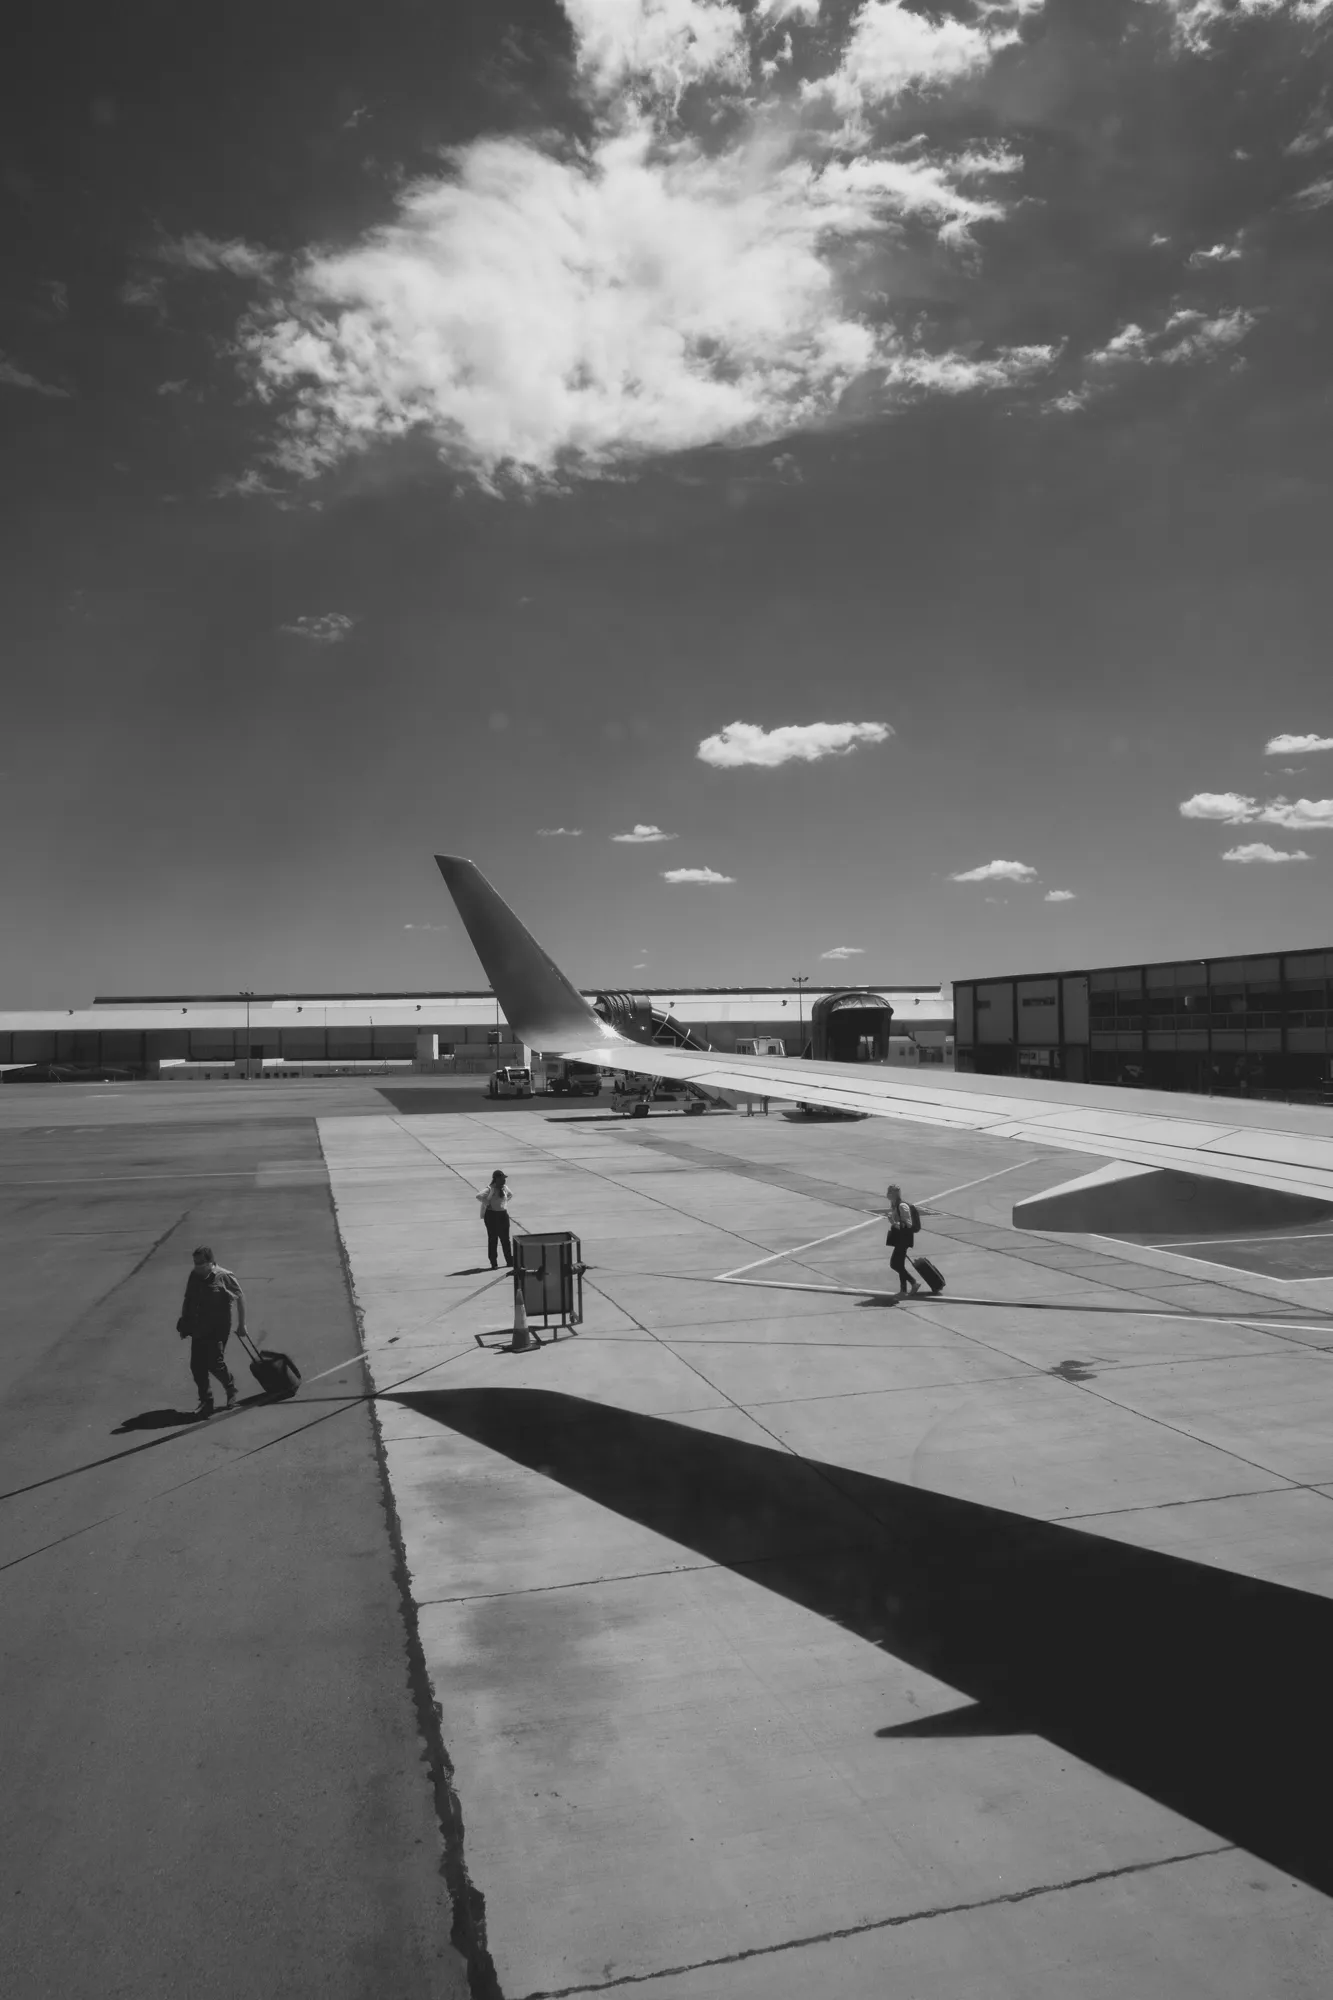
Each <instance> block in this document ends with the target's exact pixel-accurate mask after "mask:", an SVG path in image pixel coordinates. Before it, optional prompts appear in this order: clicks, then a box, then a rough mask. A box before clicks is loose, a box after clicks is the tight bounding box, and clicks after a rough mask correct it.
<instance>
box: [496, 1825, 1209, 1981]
mask: <svg viewBox="0 0 1333 2000" xmlns="http://www.w3.org/2000/svg"><path fill="white" fill-rule="evenodd" d="M1234 1851H1235V1843H1234V1842H1233V1841H1227V1842H1224V1843H1223V1844H1221V1845H1219V1846H1216V1847H1197V1848H1193V1849H1191V1851H1190V1852H1189V1853H1188V1854H1162V1855H1158V1856H1157V1857H1156V1858H1155V1859H1153V1860H1151V1861H1128V1862H1125V1863H1124V1864H1123V1865H1122V1866H1121V1867H1119V1868H1102V1869H1098V1870H1097V1871H1096V1872H1095V1873H1094V1874H1091V1875H1071V1876H1068V1877H1066V1878H1065V1879H1064V1880H1063V1881H1060V1882H1037V1883H1034V1884H1033V1885H1032V1887H1031V1888H1028V1889H1014V1890H1010V1891H1009V1892H1007V1893H1006V1894H1004V1895H999V1896H978V1897H976V1898H974V1899H973V1900H971V1901H968V1902H961V1903H940V1904H936V1905H934V1906H932V1907H930V1908H928V1909H921V1910H904V1911H902V1912H901V1913H900V1914H899V1915H896V1916H892V1917H871V1918H868V1919H867V1921H866V1922H865V1923H860V1924H846V1925H844V1926H842V1927H840V1928H839V1929H837V1930H828V1931H816V1932H812V1933H811V1934H810V1935H809V1936H806V1937H794V1938H784V1939H783V1940H782V1941H781V1942H780V1943H778V1944H760V1945H751V1946H750V1947H749V1948H748V1949H747V1950H743V1951H734V1952H723V1953H720V1954H719V1955H718V1956H717V1957H716V1958H700V1959H693V1960H691V1961H689V1962H687V1963H685V1964H682V1965H667V1966H662V1967H661V1968H660V1969H658V1970H655V1971H652V1972H627V1973H624V1974H622V1975H621V1977H619V1978H617V1979H598V1980H586V1981H582V1982H580V1984H578V1985H577V1986H545V1987H539V1988H538V1989H537V1990H536V1991H534V1992H529V1993H525V1994H523V1995H522V1996H521V2000H577V1996H579V1995H580V1994H584V1993H611V1992H614V1991H615V1990H616V1989H617V1988H618V1987H625V1986H647V1985H650V1984H651V1983H652V1982H653V1981H654V1980H658V1979H681V1978H684V1977H685V1975H686V1974H687V1973H691V1972H706V1971H708V1970H709V1969H710V1968H711V1967H712V1966H722V1965H740V1964H742V1963H743V1962H744V1961H745V1960H746V1959H751V1958H771V1957H776V1956H777V1955H778V1954H779V1953H781V1952H786V1951H808V1950H810V1949H812V1948H813V1947H814V1946H817V1945H821V1944H837V1943H839V1942H840V1941H841V1940H842V1939H844V1938H853V1937H864V1936H866V1935H867V1933H869V1932H871V1931H887V1930H900V1929H902V1928H904V1927H905V1926H907V1925H909V1924H924V1923H932V1922H934V1921H935V1920H936V1919H938V1918H940V1917H960V1916H970V1915H972V1914H973V1913H974V1912H976V1911H977V1910H992V1909H999V1908H1002V1907H1003V1906H1005V1905H1006V1904H1009V1905H1012V1904H1014V1903H1030V1902H1033V1901H1034V1900H1035V1899H1037V1898H1038V1897H1043V1896H1060V1895H1067V1894H1068V1893H1069V1892H1070V1891H1071V1890H1073V1889H1087V1888H1091V1887H1093V1886H1094V1885H1095V1884H1097V1883H1101V1882H1114V1881H1118V1880H1121V1879H1122V1878H1124V1877H1125V1876H1130V1875H1146V1874H1148V1873H1150V1872H1152V1871H1153V1870H1155V1869H1160V1868H1179V1867H1182V1866H1184V1865H1185V1864H1186V1863H1187V1862H1190V1861H1208V1860H1211V1859H1212V1857H1213V1856H1214V1855H1217V1854H1231V1853H1234Z"/></svg>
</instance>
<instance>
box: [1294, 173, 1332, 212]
mask: <svg viewBox="0 0 1333 2000" xmlns="http://www.w3.org/2000/svg"><path fill="white" fill-rule="evenodd" d="M1331 201H1333V174H1325V176H1324V178H1323V179H1322V180H1318V181H1311V183H1310V185H1309V187H1304V188H1302V189H1301V191H1300V193H1299V194H1294V195H1293V196H1292V197H1291V205H1292V207H1293V208H1304V209H1311V208H1327V207H1328V205H1329V203H1330V202H1331Z"/></svg>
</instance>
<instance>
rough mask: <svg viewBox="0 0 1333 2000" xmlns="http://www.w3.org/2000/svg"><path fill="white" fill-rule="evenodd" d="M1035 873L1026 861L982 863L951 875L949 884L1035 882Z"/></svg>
mask: <svg viewBox="0 0 1333 2000" xmlns="http://www.w3.org/2000/svg"><path fill="white" fill-rule="evenodd" d="M1036 879H1037V871H1036V869H1035V868H1029V867H1028V864H1027V862H1026V861H984V862H983V863H982V865H981V866H980V868H965V869H963V870H962V872H961V873H960V874H957V875H951V876H950V877H949V880H950V881H951V882H1035V881H1036Z"/></svg>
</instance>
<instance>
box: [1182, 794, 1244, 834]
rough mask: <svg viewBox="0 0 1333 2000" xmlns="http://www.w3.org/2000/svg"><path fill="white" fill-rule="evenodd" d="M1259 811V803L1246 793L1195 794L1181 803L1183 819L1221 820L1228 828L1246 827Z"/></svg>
mask: <svg viewBox="0 0 1333 2000" xmlns="http://www.w3.org/2000/svg"><path fill="white" fill-rule="evenodd" d="M1258 810H1259V807H1258V802H1257V801H1256V800H1255V799H1252V798H1250V797H1248V796H1247V795H1246V794H1245V793H1244V792H1195V794H1194V796H1193V797H1192V798H1188V799H1182V800H1181V802H1180V817H1181V818H1182V819H1220V820H1223V821H1224V822H1225V823H1226V825H1227V826H1244V825H1245V823H1246V821H1247V820H1252V819H1253V818H1254V817H1255V815H1256V814H1257V812H1258Z"/></svg>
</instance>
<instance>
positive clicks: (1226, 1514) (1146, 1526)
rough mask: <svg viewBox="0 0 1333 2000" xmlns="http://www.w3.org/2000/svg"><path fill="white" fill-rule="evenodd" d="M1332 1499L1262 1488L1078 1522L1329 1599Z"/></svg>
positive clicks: (1296, 1489) (1295, 1489) (1316, 1492)
mask: <svg viewBox="0 0 1333 2000" xmlns="http://www.w3.org/2000/svg"><path fill="white" fill-rule="evenodd" d="M1330 1504H1333V1501H1331V1500H1330V1495H1329V1493H1328V1491H1327V1490H1325V1489H1321V1488H1317V1487H1316V1488H1313V1489H1312V1488H1309V1487H1303V1486H1283V1487H1278V1488H1275V1489H1273V1490H1271V1491H1269V1492H1266V1493H1245V1494H1228V1495H1225V1496H1224V1497H1223V1498H1221V1499H1218V1500H1189V1501H1185V1502H1184V1503H1183V1504H1182V1505H1180V1506H1177V1507H1165V1508H1153V1509H1150V1510H1146V1511H1140V1510H1139V1509H1131V1510H1129V1511H1128V1512H1121V1513H1112V1514H1096V1515H1090V1516H1088V1517H1086V1520H1085V1522H1084V1525H1085V1526H1087V1527H1089V1528H1092V1529H1093V1530H1094V1532H1095V1533H1097V1534H1099V1535H1109V1536H1111V1537H1112V1538H1113V1539H1114V1540H1116V1541H1128V1542H1135V1543H1137V1544H1138V1546H1139V1547H1140V1548H1156V1549H1161V1548H1169V1549H1172V1550H1174V1551H1175V1553H1177V1554H1178V1555H1182V1556H1188V1557H1190V1558H1191V1560H1192V1561H1194V1562H1209V1563H1215V1564H1216V1565H1217V1567H1218V1568H1219V1569H1224V1570H1228V1571H1231V1572H1233V1573H1234V1574H1236V1575H1238V1576H1258V1577H1264V1578H1266V1579H1267V1581H1269V1582H1270V1583H1285V1584H1289V1585H1290V1586H1291V1588H1292V1589H1294V1590H1309V1591H1316V1592H1318V1593H1319V1595H1321V1596H1323V1597H1331V1596H1333V1516H1330V1514H1329V1507H1330Z"/></svg>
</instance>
